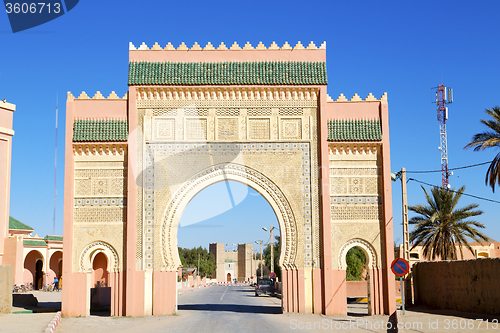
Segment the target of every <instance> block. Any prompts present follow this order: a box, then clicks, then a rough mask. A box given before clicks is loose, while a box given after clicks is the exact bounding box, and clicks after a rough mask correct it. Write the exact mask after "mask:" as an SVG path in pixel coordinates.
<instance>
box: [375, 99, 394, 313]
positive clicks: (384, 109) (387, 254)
mask: <svg viewBox="0 0 500 333" xmlns="http://www.w3.org/2000/svg"><path fill="white" fill-rule="evenodd" d="M380 118H381V123H382V179H383V183H382V189H383V203H382V204H383V206H384V210H383V212H384V219H383V221H382V222H381V225H380V228H381V230H382V232H381V238H382V251H383V257H382V270H381V272H380V273H381V277H380V278H381V280H382V283H383V289H381V290H380V292H379V294H380V295H381V297H383V300H382V302H383V313H384V314H387V315H391V314H393V313H394V312H395V311H396V290H395V287H394V283H393V281H394V274H393V273H392V271H391V268H390V265H391V263H392V261H393V260H394V229H393V224H392V222H393V216H392V184H391V182H392V180H391V158H390V147H389V106H388V104H387V101H381V102H380Z"/></svg>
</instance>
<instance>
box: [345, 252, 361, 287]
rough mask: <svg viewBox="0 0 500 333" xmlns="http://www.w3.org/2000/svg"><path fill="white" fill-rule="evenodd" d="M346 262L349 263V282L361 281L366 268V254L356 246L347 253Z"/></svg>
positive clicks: (347, 277) (347, 272)
mask: <svg viewBox="0 0 500 333" xmlns="http://www.w3.org/2000/svg"><path fill="white" fill-rule="evenodd" d="M345 261H346V263H347V269H346V279H347V281H361V280H362V278H361V276H362V275H363V271H364V269H365V268H366V255H365V252H364V251H363V250H362V249H361V248H359V247H357V246H355V247H353V248H351V249H350V250H349V251H347V255H346V258H345Z"/></svg>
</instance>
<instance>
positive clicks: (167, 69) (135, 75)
mask: <svg viewBox="0 0 500 333" xmlns="http://www.w3.org/2000/svg"><path fill="white" fill-rule="evenodd" d="M327 83H328V82H327V76H326V63H325V62H304V61H285V62H283V61H261V62H197V63H183V62H145V61H140V62H130V63H129V72H128V84H129V85H131V86H133V85H143V84H148V85H155V84H168V85H227V84H266V85H269V84H285V85H286V84H321V85H326V84H327Z"/></svg>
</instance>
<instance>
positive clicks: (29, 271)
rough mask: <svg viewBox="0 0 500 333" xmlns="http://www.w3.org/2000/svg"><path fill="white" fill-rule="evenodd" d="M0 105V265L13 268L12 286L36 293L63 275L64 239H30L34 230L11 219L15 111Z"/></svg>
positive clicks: (8, 105) (56, 237) (6, 105)
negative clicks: (28, 287) (29, 286)
mask: <svg viewBox="0 0 500 333" xmlns="http://www.w3.org/2000/svg"><path fill="white" fill-rule="evenodd" d="M15 110H16V106H15V105H14V104H11V103H7V102H6V101H5V100H3V101H0V161H2V163H1V164H0V265H10V266H12V273H13V283H14V284H18V285H21V284H23V283H24V284H28V283H33V287H34V289H40V288H42V286H43V284H44V283H52V282H53V281H54V277H56V276H57V277H58V278H60V277H61V275H62V248H63V242H62V236H46V237H45V238H40V237H38V235H34V236H31V234H32V233H33V232H34V230H33V228H31V227H30V226H28V225H26V224H24V223H22V222H21V221H18V220H16V219H15V218H12V217H10V216H9V205H10V172H11V156H12V137H13V135H14V131H13V129H12V128H13V127H12V126H13V120H14V111H15Z"/></svg>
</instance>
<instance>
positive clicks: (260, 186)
mask: <svg viewBox="0 0 500 333" xmlns="http://www.w3.org/2000/svg"><path fill="white" fill-rule="evenodd" d="M224 180H233V181H237V182H240V183H243V184H245V185H248V186H250V187H252V188H253V189H254V190H256V191H257V192H259V193H260V194H261V195H262V196H263V197H264V198H265V199H266V200H267V201H268V202H269V204H270V205H271V207H272V208H273V210H274V212H275V214H276V216H277V218H278V223H279V225H280V230H281V237H282V244H283V246H282V247H281V253H280V261H279V262H280V266H281V267H283V268H284V269H294V268H296V267H297V265H296V262H295V259H296V252H297V248H296V246H295V244H297V229H298V227H297V225H296V221H295V217H294V215H293V212H292V209H291V208H290V204H289V203H288V200H287V199H286V198H285V196H284V194H283V192H282V191H281V190H280V189H279V188H278V187H277V186H276V184H274V183H273V182H271V181H270V180H269V178H267V177H266V176H264V175H263V174H262V173H260V172H258V171H256V170H254V169H251V168H249V167H247V166H244V165H239V164H234V163H224V164H219V165H215V166H213V167H209V168H207V169H205V170H203V171H201V172H199V173H197V174H196V175H194V176H193V177H191V178H190V179H189V181H187V182H186V183H185V184H183V186H182V187H181V188H180V189H179V190H178V191H177V192H176V193H175V194H174V195H173V197H172V200H171V201H170V204H169V205H168V207H167V209H166V213H165V218H164V219H163V221H164V222H163V225H162V254H163V262H164V269H165V270H170V271H175V270H177V268H178V267H179V266H180V263H181V262H180V259H179V252H178V250H177V230H178V224H179V221H180V218H181V216H182V213H183V211H184V208H185V207H186V206H187V204H188V203H189V201H191V199H192V198H193V197H194V196H195V195H196V194H198V193H199V192H200V191H201V190H203V189H204V188H206V187H208V186H210V185H212V184H215V183H217V182H220V181H224Z"/></svg>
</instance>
